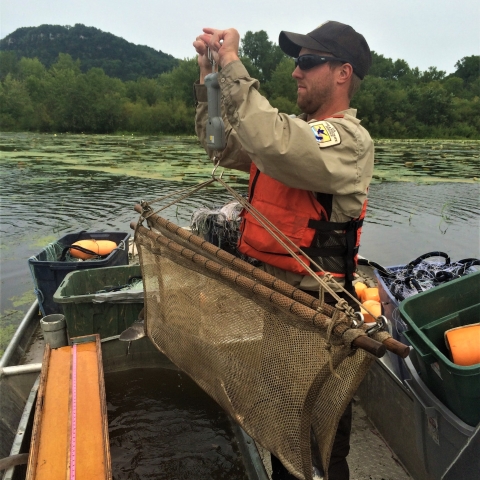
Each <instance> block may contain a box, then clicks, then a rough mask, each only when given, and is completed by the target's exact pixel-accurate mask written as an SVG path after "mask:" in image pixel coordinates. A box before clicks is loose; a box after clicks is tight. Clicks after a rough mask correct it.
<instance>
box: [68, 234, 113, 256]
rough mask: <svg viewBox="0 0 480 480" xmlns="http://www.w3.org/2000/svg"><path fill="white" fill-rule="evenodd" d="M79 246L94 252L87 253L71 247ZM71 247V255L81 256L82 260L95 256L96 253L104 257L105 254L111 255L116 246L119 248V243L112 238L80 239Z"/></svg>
mask: <svg viewBox="0 0 480 480" xmlns="http://www.w3.org/2000/svg"><path fill="white" fill-rule="evenodd" d="M75 246H78V247H80V248H82V249H85V250H89V251H90V252H93V253H86V252H82V250H80V249H76V248H71V247H75ZM71 247H70V255H71V256H72V257H75V258H81V259H82V260H88V259H89V258H93V257H95V256H96V255H99V256H101V257H104V256H105V255H109V254H110V253H112V252H113V250H114V249H115V248H117V244H116V243H115V242H112V241H111V240H94V239H91V240H79V241H78V242H75V243H73V244H72V246H71Z"/></svg>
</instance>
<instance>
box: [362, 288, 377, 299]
mask: <svg viewBox="0 0 480 480" xmlns="http://www.w3.org/2000/svg"><path fill="white" fill-rule="evenodd" d="M361 300H362V302H366V301H368V300H375V301H376V302H379V301H380V295H379V293H378V288H377V287H373V288H365V289H363V290H362V297H361Z"/></svg>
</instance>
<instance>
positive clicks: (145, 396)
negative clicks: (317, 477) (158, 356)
mask: <svg viewBox="0 0 480 480" xmlns="http://www.w3.org/2000/svg"><path fill="white" fill-rule="evenodd" d="M105 389H106V394H107V398H108V420H109V435H110V449H111V457H112V470H113V478H114V480H127V479H140V478H141V479H145V480H146V479H155V480H162V479H164V480H172V479H191V480H203V479H211V480H221V479H225V480H226V479H228V480H247V478H248V477H247V475H246V471H245V466H244V464H243V460H242V457H241V454H240V452H239V448H238V445H237V443H236V440H235V435H234V433H233V431H232V428H231V424H230V421H229V420H228V417H227V416H226V415H225V413H224V412H223V411H222V410H221V408H220V407H219V406H218V405H217V404H216V403H215V402H214V401H213V400H212V399H211V398H210V397H209V396H208V395H207V394H206V393H205V392H203V391H202V390H201V389H200V388H199V387H198V386H197V385H195V383H194V382H193V381H192V380H191V379H190V378H189V377H188V376H187V375H185V374H183V373H180V372H177V371H175V370H166V369H136V370H127V371H124V372H118V373H110V374H108V375H106V376H105Z"/></svg>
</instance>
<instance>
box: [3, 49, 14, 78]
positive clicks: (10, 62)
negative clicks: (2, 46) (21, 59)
mask: <svg viewBox="0 0 480 480" xmlns="http://www.w3.org/2000/svg"><path fill="white" fill-rule="evenodd" d="M17 65H18V60H17V55H16V53H15V52H5V51H0V81H2V82H3V80H5V78H6V77H7V75H8V74H9V73H10V74H11V75H14V76H15V75H16V74H17Z"/></svg>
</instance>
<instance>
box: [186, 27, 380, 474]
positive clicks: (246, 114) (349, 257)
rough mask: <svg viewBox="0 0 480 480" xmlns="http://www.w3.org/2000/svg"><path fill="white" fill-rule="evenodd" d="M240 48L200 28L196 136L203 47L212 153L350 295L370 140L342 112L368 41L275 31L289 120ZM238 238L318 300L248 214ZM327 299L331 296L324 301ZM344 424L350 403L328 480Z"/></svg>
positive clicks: (233, 34) (227, 35) (337, 465)
mask: <svg viewBox="0 0 480 480" xmlns="http://www.w3.org/2000/svg"><path fill="white" fill-rule="evenodd" d="M239 41H240V36H239V34H238V32H237V31H236V30H234V29H227V30H216V29H211V28H205V29H204V33H203V34H202V35H200V36H198V37H197V39H196V40H195V42H194V44H193V45H194V47H195V49H196V51H197V54H198V63H199V66H200V82H199V84H198V85H196V87H195V92H196V98H197V102H198V103H197V114H196V131H197V135H198V137H199V139H200V140H201V141H202V143H203V144H204V145H206V119H207V104H206V100H207V98H206V88H205V86H204V85H203V83H204V78H205V76H206V75H207V74H209V73H211V72H212V65H211V64H210V62H209V60H208V58H207V47H209V48H210V50H211V52H213V55H214V57H215V58H216V60H217V62H218V64H219V66H220V67H221V71H220V73H219V85H220V89H221V94H222V104H223V105H222V106H223V112H224V122H225V125H226V135H227V146H226V148H225V150H224V151H223V152H221V153H220V155H219V157H220V164H221V165H222V166H224V167H227V168H235V169H238V170H243V171H250V189H249V201H250V202H251V203H252V205H254V206H255V207H256V208H257V209H258V210H260V212H262V213H263V214H264V215H265V216H266V217H267V218H268V219H269V220H271V221H272V222H273V223H274V224H275V225H276V226H277V227H278V228H280V230H281V231H282V232H283V233H284V234H286V235H287V236H288V237H289V238H291V239H292V241H294V242H295V244H296V245H297V246H298V247H299V249H300V248H301V249H302V251H304V252H305V253H307V254H308V255H309V256H310V257H311V258H314V259H315V261H316V263H318V264H319V265H320V266H321V267H322V269H323V270H325V271H327V272H330V273H331V276H330V277H329V279H328V281H329V282H330V284H331V286H332V288H333V290H334V291H340V290H341V287H342V286H343V287H345V289H346V290H347V291H350V292H351V291H352V284H351V282H352V280H353V274H354V270H355V259H356V255H357V251H358V246H359V240H360V233H361V225H362V222H363V217H364V215H365V210H366V197H367V189H368V186H369V184H370V180H371V177H372V172H373V142H372V140H371V138H370V136H369V134H368V132H367V131H366V130H365V129H364V128H363V127H362V126H361V125H360V121H359V120H357V119H356V118H355V115H356V111H355V110H354V109H351V108H349V105H350V99H351V97H352V96H353V94H354V93H355V92H356V91H357V90H358V88H359V85H360V82H361V80H362V79H363V77H364V76H365V75H366V74H367V72H368V69H369V67H370V65H371V54H370V49H369V47H368V44H367V42H366V41H365V39H364V37H363V36H362V35H360V34H359V33H357V32H356V31H355V30H354V29H353V28H352V27H350V26H348V25H345V24H342V23H339V22H331V21H330V22H326V23H324V24H322V25H320V26H319V27H318V28H316V29H315V30H313V31H312V32H310V33H309V34H307V35H302V34H296V33H291V32H281V33H280V37H279V45H280V47H281V48H282V50H283V51H284V52H285V53H286V54H287V55H290V56H292V57H295V64H296V67H295V70H294V71H293V74H292V76H293V78H294V79H295V80H296V81H297V103H298V105H299V107H300V108H301V110H302V111H303V114H302V115H300V116H299V117H296V118H295V117H292V116H289V115H287V114H282V113H279V112H278V110H277V109H275V108H273V107H272V106H271V105H270V104H269V103H268V101H267V100H266V99H265V98H264V97H262V96H261V95H260V93H259V92H258V87H259V84H258V81H257V80H255V79H253V78H251V77H250V76H249V75H248V72H247V71H246V69H245V67H244V66H243V64H242V63H241V62H240V60H239V57H238V47H239ZM210 154H211V155H212V156H213V152H210ZM241 231H242V235H241V238H240V242H239V245H238V248H239V250H240V251H241V252H242V253H244V254H246V255H248V256H250V257H253V258H256V259H258V260H260V261H261V262H263V268H264V269H265V270H266V271H267V272H269V273H271V274H272V275H275V276H276V277H278V278H280V279H282V280H284V281H286V282H288V283H290V284H291V285H294V286H296V287H297V288H300V289H302V290H306V291H308V292H310V293H312V295H315V294H318V282H317V281H316V280H315V279H314V278H312V277H311V276H310V275H309V274H308V272H307V271H306V270H305V269H304V268H303V267H302V266H301V265H300V264H299V263H298V262H297V261H296V260H295V259H293V258H292V257H291V256H289V255H288V254H287V252H286V251H285V250H284V249H283V248H282V247H281V246H279V245H278V244H277V242H275V241H274V240H273V239H272V238H271V237H270V236H269V234H268V233H267V232H265V230H264V229H263V228H262V226H261V225H260V224H259V223H258V222H257V221H256V220H255V219H254V218H253V217H252V216H251V215H250V214H249V213H246V214H245V215H244V217H243V221H242V225H241ZM307 263H308V262H307ZM318 274H319V275H322V274H323V272H319V273H318ZM326 301H329V302H333V298H331V297H330V298H329V296H328V295H326ZM350 427H351V406H350V407H349V408H347V411H346V412H345V414H344V416H343V417H342V419H341V420H340V425H339V428H338V430H337V435H336V438H335V443H334V447H333V451H332V458H331V460H330V465H329V470H328V474H329V479H330V480H347V479H348V478H349V471H348V464H347V462H346V456H347V455H348V451H349V437H350ZM272 463H273V467H274V476H273V478H274V479H281V478H294V477H293V476H289V474H288V472H286V471H285V469H284V468H283V467H282V466H281V464H279V462H278V460H277V459H276V458H275V457H273V456H272Z"/></svg>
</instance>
